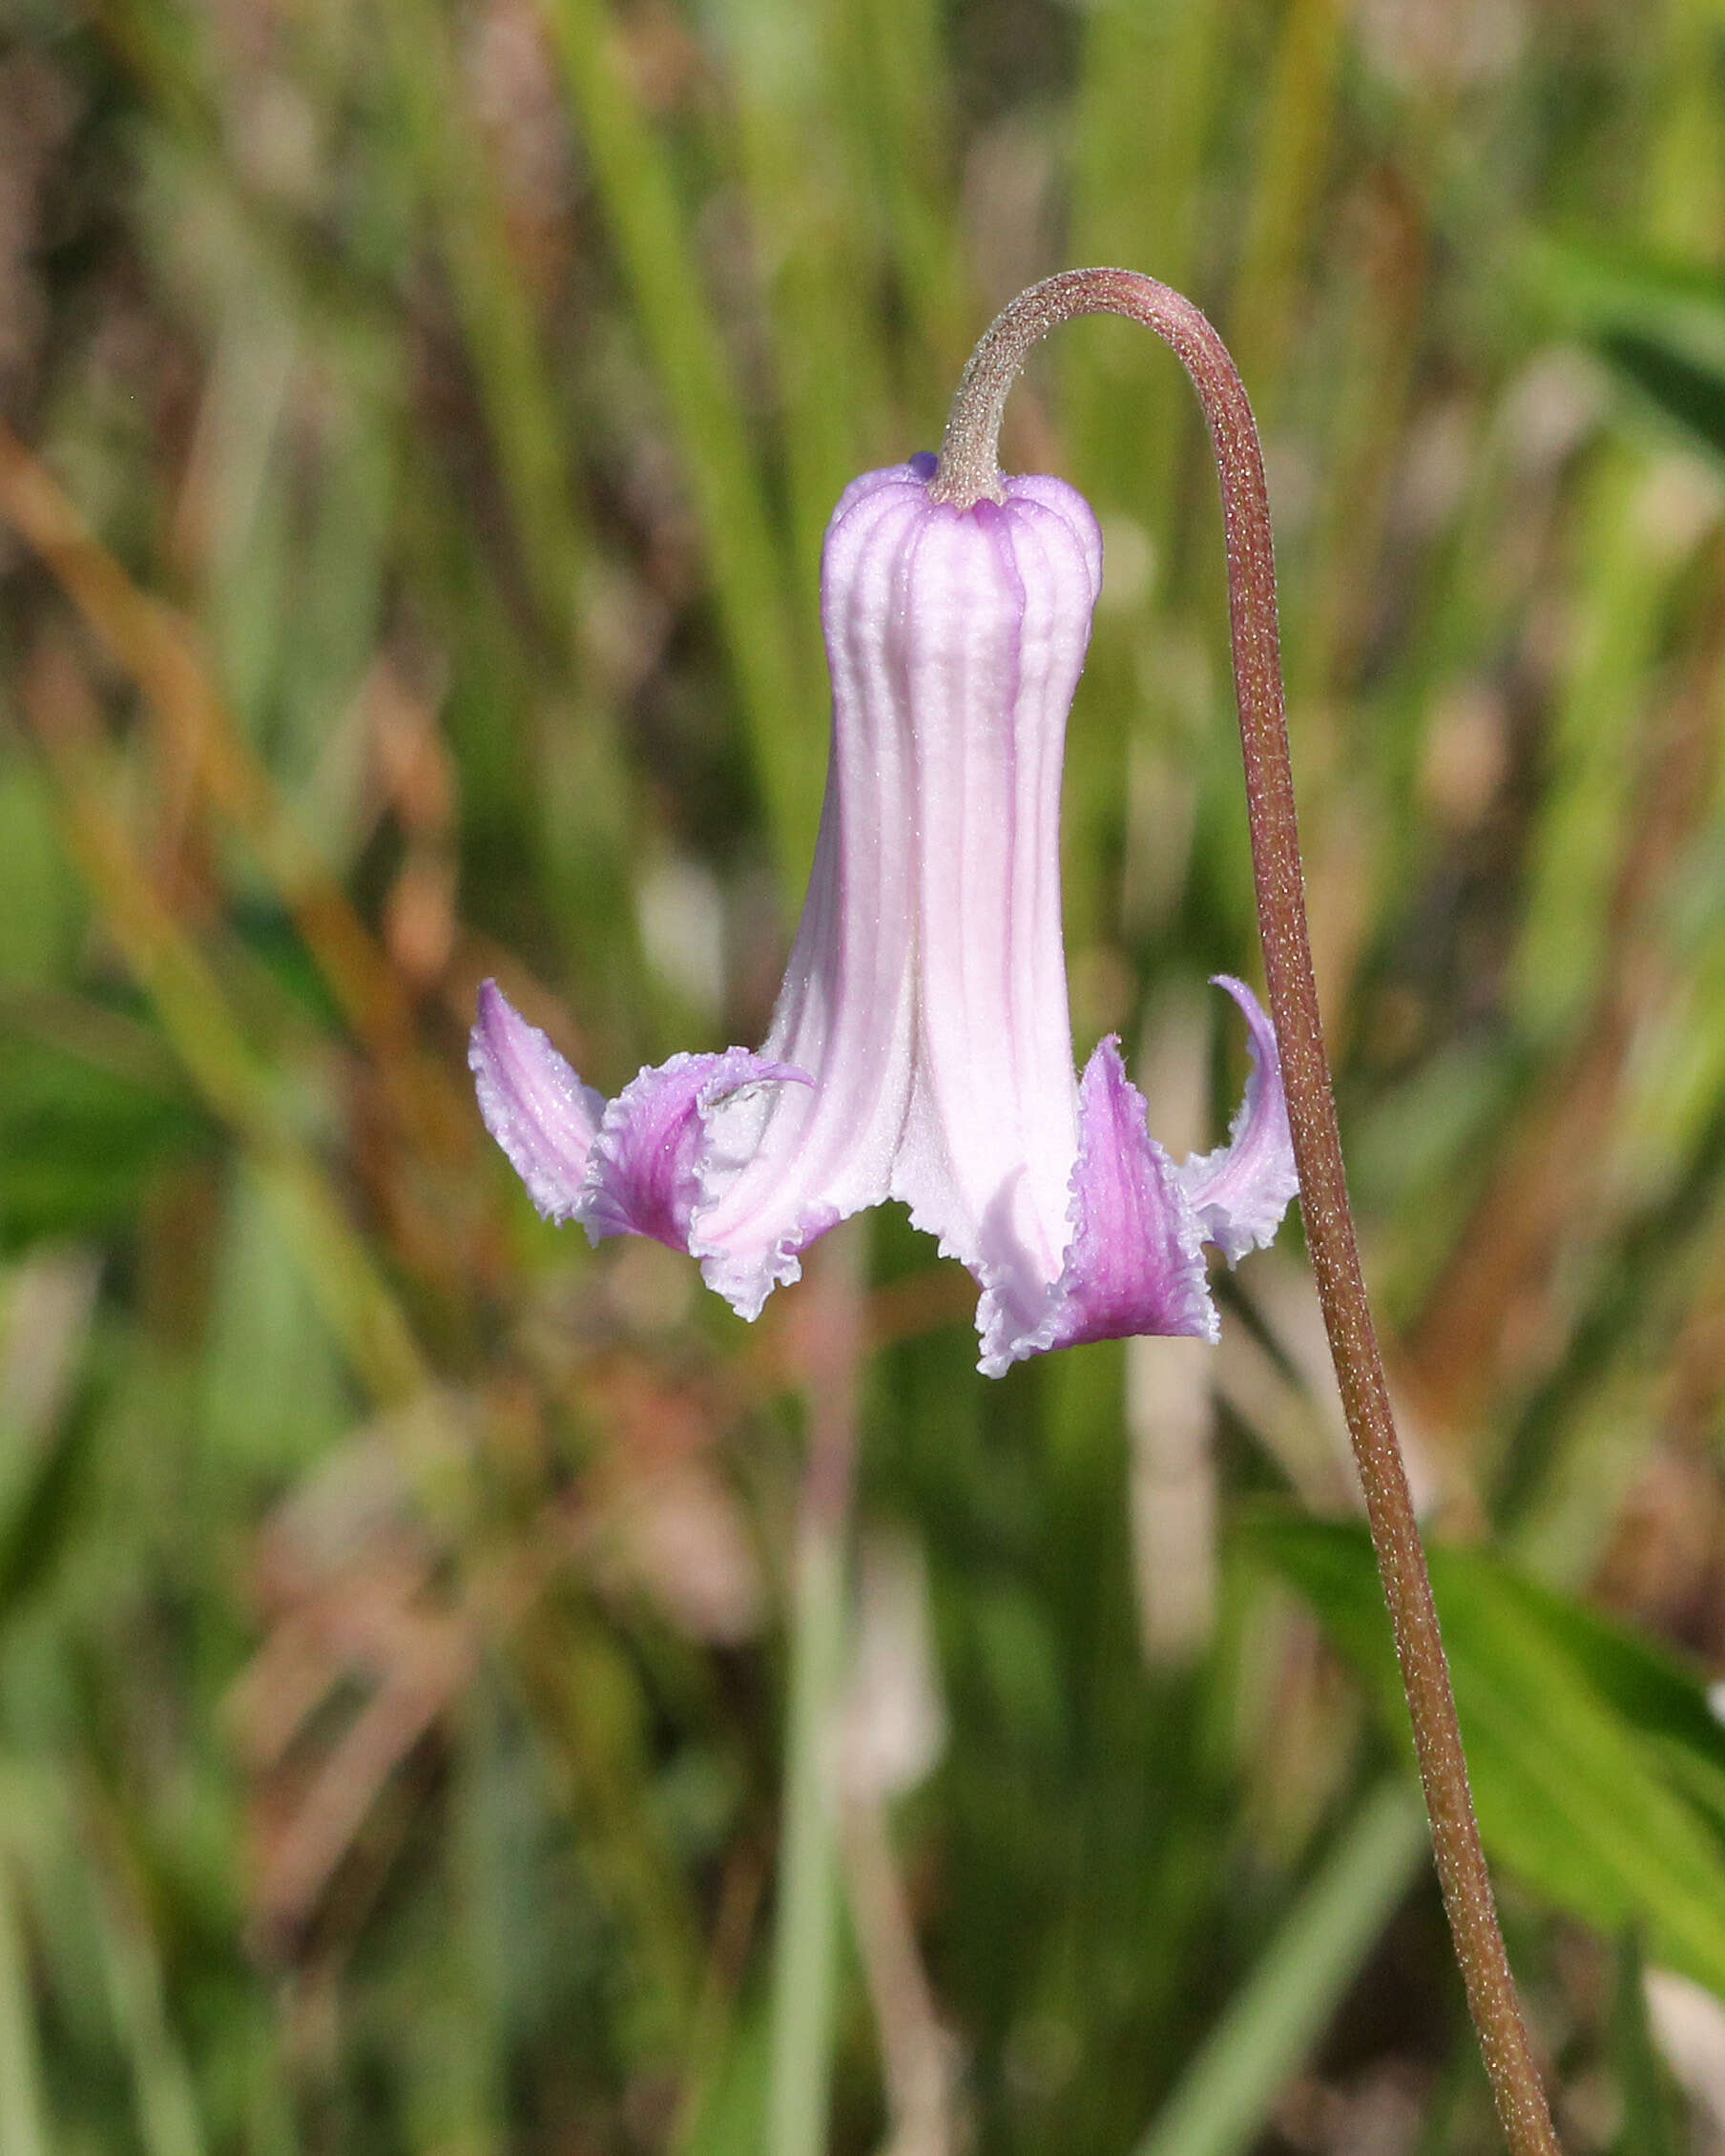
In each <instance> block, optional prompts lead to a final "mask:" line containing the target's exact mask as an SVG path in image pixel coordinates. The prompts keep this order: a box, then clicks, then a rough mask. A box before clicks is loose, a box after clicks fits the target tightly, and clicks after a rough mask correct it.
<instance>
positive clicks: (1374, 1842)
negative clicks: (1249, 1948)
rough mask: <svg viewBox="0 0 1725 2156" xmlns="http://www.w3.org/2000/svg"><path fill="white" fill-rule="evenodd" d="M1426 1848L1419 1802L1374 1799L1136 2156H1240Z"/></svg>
mask: <svg viewBox="0 0 1725 2156" xmlns="http://www.w3.org/2000/svg"><path fill="white" fill-rule="evenodd" d="M1427 1846H1428V1843H1427V1837H1426V1828H1425V1814H1424V1811H1423V1810H1422V1809H1421V1806H1420V1801H1419V1797H1418V1795H1417V1793H1415V1792H1414V1791H1412V1790H1410V1789H1408V1788H1406V1787H1405V1786H1404V1785H1403V1783H1401V1782H1399V1781H1398V1782H1386V1783H1383V1784H1382V1785H1380V1787H1379V1788H1377V1789H1376V1790H1374V1791H1373V1792H1372V1793H1371V1794H1370V1795H1369V1796H1368V1797H1367V1798H1366V1800H1365V1802H1364V1803H1363V1804H1362V1805H1361V1808H1360V1810H1359V1811H1358V1812H1357V1813H1356V1814H1355V1815H1354V1817H1353V1818H1352V1820H1351V1821H1350V1822H1349V1824H1348V1826H1347V1827H1346V1829H1345V1830H1344V1832H1343V1833H1342V1835H1341V1838H1340V1839H1339V1840H1338V1842H1337V1844H1336V1846H1335V1848H1334V1849H1332V1850H1331V1852H1330V1854H1329V1855H1328V1856H1327V1857H1326V1858H1325V1860H1324V1862H1323V1864H1322V1865H1321V1866H1320V1869H1319V1871H1318V1873H1317V1876H1315V1877H1314V1878H1313V1879H1312V1880H1311V1882H1310V1884H1309V1885H1308V1886H1307V1887H1306V1889H1305V1891H1304V1892H1303V1893H1302V1894H1301V1895H1300V1897H1299V1900H1298V1901H1296V1903H1295V1904H1294V1906H1293V1908H1292V1909H1290V1910H1289V1912H1288V1914H1287V1916H1286V1917H1285V1918H1283V1920H1282V1923H1281V1926H1280V1928H1279V1930H1278V1932H1277V1934H1276V1937H1275V1938H1273V1939H1272V1940H1271V1942H1270V1944H1269V1946H1268V1948H1267V1949H1266V1951H1265V1952H1264V1954H1263V1955H1262V1957H1261V1958H1260V1959H1259V1960H1258V1963H1257V1967H1256V1968H1255V1969H1254V1970H1253V1972H1252V1974H1251V1976H1250V1977H1249V1978H1248V1979H1247V1980H1246V1982H1245V1984H1244V1986H1243V1987H1242V1989H1241V1990H1240V1992H1239V1994H1238V1996H1237V1998H1236V1999H1235V2000H1234V2001H1233V2003H1232V2004H1231V2005H1230V2006H1229V2008H1228V2010H1227V2012H1226V2013H1225V2014H1224V2015H1223V2017H1222V2019H1221V2021H1219V2022H1218V2023H1217V2025H1216V2028H1215V2029H1214V2030H1213V2031H1212V2033H1211V2035H1210V2037H1209V2039H1208V2040H1207V2042H1205V2044H1204V2046H1203V2048H1202V2049H1201V2050H1200V2051H1199V2053H1198V2055H1197V2057H1196V2058H1195V2060H1194V2061H1193V2062H1192V2064H1191V2065H1190V2066H1189V2067H1188V2068H1187V2070H1186V2073H1185V2075H1184V2076H1183V2077H1182V2079H1181V2081H1180V2083H1179V2086H1178V2087H1177V2088H1176V2089H1175V2090H1174V2094H1173V2096H1172V2097H1170V2099H1169V2101H1168V2103H1167V2104H1165V2105H1164V2106H1163V2109H1162V2112H1161V2115H1160V2117H1159V2118H1158V2119H1157V2120H1156V2122H1155V2124H1154V2125H1153V2126H1152V2127H1151V2129H1150V2131H1149V2132H1148V2133H1147V2134H1146V2135H1145V2137H1144V2139H1143V2140H1142V2141H1141V2142H1139V2144H1138V2146H1137V2148H1136V2150H1135V2151H1134V2156H1237V2152H1238V2151H1240V2150H1243V2149H1247V2148H1250V2147H1251V2146H1253V2145H1254V2144H1255V2143H1256V2142H1257V2138H1258V2136H1259V2134H1261V2133H1262V2131H1263V2129H1264V2125H1265V2123H1266V2122H1267V2120H1268V2118H1269V2114H1270V2107H1271V2105H1272V2104H1274V2103H1275V2101H1276V2097H1277V2094H1278V2091H1279V2090H1280V2088H1281V2087H1282V2085H1283V2083H1285V2082H1286V2081H1287V2079H1288V2077H1289V2075H1290V2074H1291V2073H1293V2071H1294V2070H1295V2068H1296V2067H1297V2066H1298V2065H1299V2063H1300V2061H1301V2060H1302V2059H1303V2058H1304V2057H1305V2055H1306V2053H1307V2052H1308V2051H1309V2050H1310V2048H1311V2046H1312V2044H1313V2043H1314V2042H1315V2041H1316V2040H1317V2039H1318V2037H1319V2036H1320V2034H1321V2033H1322V2030H1323V2027H1324V2023H1325V2022H1326V2021H1327V2020H1328V2019H1329V2016H1330V2014H1331V2012H1332V2011H1333V2010H1334V2008H1335V2006H1336V2003H1337V2001H1338V2000H1339V1999H1340V1998H1341V1994H1342V1992H1343V1991H1344V1990H1345V1989H1346V1988H1347V1986H1348V1984H1349V1983H1350V1982H1351V1981H1352V1980H1353V1978H1354V1977H1355V1976H1356V1975H1357V1974H1358V1972H1359V1969H1360V1965H1361V1961H1362V1960H1363V1959H1364V1958H1365V1956H1366V1954H1367V1953H1368V1952H1369V1950H1370V1948H1371V1945H1372V1942H1373V1940H1374V1939H1376V1938H1377V1937H1378V1934H1379V1932H1380V1931H1382V1928H1383V1924H1384V1922H1385V1920H1386V1919H1387V1918H1388V1917H1389V1915H1390V1913H1391V1911H1392V1910H1393V1909H1394V1908H1395V1906H1396V1904H1397V1902H1398V1901H1399V1900H1400V1899H1401V1898H1402V1897H1403V1895H1404V1894H1405V1893H1406V1892H1407V1889H1408V1885H1409V1883H1410V1882H1411V1880H1412V1878H1413V1876H1414V1874H1415V1872H1416V1871H1417V1869H1418V1868H1419V1865H1420V1863H1421V1861H1422V1859H1423V1858H1424V1854H1425V1851H1426V1848H1427Z"/></svg>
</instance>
